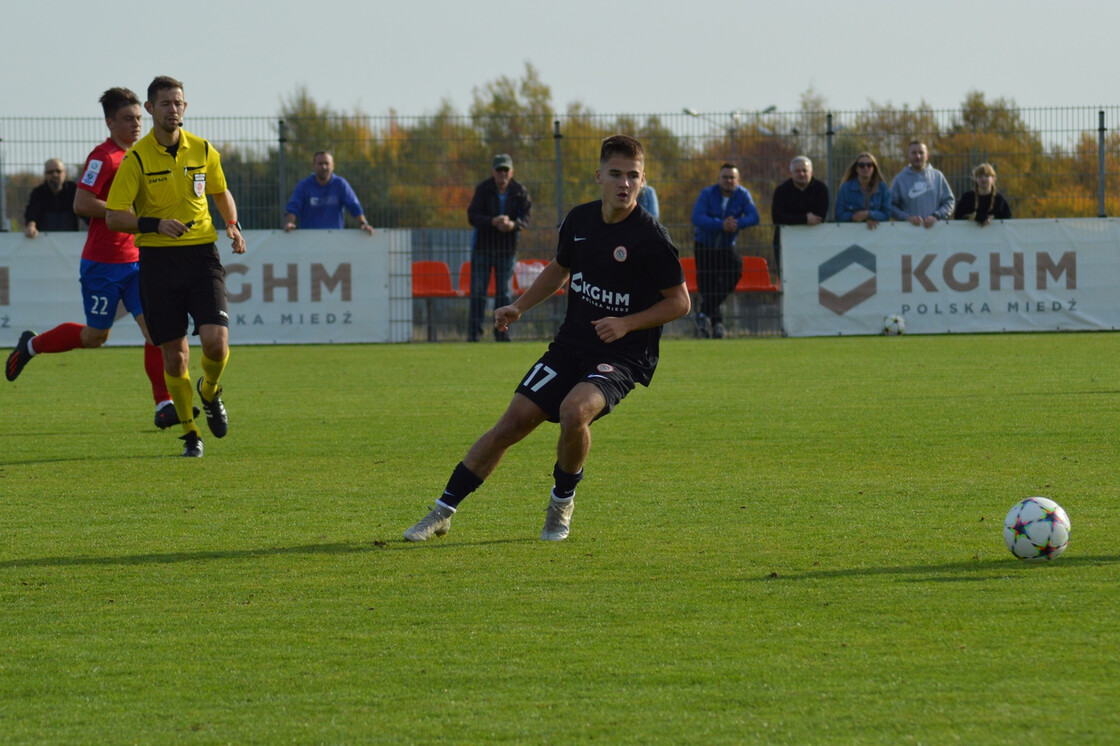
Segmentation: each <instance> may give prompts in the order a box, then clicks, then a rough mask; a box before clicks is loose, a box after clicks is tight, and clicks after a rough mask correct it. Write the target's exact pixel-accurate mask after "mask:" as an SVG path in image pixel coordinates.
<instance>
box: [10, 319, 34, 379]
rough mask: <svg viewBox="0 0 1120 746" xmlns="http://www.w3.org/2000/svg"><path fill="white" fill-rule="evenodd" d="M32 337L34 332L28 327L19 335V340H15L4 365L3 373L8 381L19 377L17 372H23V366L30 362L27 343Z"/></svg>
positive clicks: (28, 343)
mask: <svg viewBox="0 0 1120 746" xmlns="http://www.w3.org/2000/svg"><path fill="white" fill-rule="evenodd" d="M34 338H35V332H33V331H31V330H30V329H28V330H27V331H25V332H24V333H23V334H21V335H19V341H18V342H16V346H15V348H14V349H13V350H12V353H11V354H10V355H8V363H7V365H6V366H5V367H4V375H5V376H6V377H7V379H8V380H9V381H14V380H16V379H17V378H19V374H20V373H21V372H23V369H24V367H25V366H26V365H27V364H28V363H29V362H31V351H30V349H29V348H28V345H30V344H31V340H33V339H34Z"/></svg>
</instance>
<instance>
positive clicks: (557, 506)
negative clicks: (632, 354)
mask: <svg viewBox="0 0 1120 746" xmlns="http://www.w3.org/2000/svg"><path fill="white" fill-rule="evenodd" d="M606 406H607V399H606V397H605V396H604V395H603V392H602V391H601V390H600V389H599V387H598V386H596V385H594V384H591V383H587V382H582V383H577V384H576V385H575V386H574V387H572V390H571V391H570V392H568V395H567V396H566V397H564V401H562V402H561V403H560V439H559V440H558V441H557V444H556V468H555V469H554V470H553V476H554V477H555V479H556V484H555V486H554V487H553V488H552V493H551V494H550V495H549V499H548V508H547V513H546V514H545V519H544V527H543V528H541V539H542V540H543V541H563V540H564V539H567V538H568V533H569V531H570V530H571V524H572V512H573V511H574V510H575V504H576V498H575V488H576V485H577V484H578V483H579V481H580V479H582V478H583V463H584V461H586V460H587V454H588V453H589V452H590V450H591V423H592V422H594V421H595V418H596V417H598V416H599V414H600V413H601V412H602V411H603V409H604V408H605V407H606Z"/></svg>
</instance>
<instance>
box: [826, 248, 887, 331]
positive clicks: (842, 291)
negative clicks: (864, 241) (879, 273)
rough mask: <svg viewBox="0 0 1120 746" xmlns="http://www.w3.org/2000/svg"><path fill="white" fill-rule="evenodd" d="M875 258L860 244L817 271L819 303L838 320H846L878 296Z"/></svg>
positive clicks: (828, 261)
mask: <svg viewBox="0 0 1120 746" xmlns="http://www.w3.org/2000/svg"><path fill="white" fill-rule="evenodd" d="M875 266H876V265H875V255H874V254H872V253H871V252H870V251H868V250H867V249H865V248H863V247H862V246H860V245H858V244H852V245H851V246H849V247H848V248H846V249H844V250H843V251H841V252H840V253H839V254H837V255H836V256H834V257H832V258H831V259H828V260H827V261H825V262H823V263H822V264H821V265H820V266H819V267H818V268H817V284H818V285H819V288H818V292H819V295H818V297H819V302H820V304H821V305H822V306H824V307H825V308H827V309H828V310H830V311H832V312H833V313H835V314H836V315H838V316H843V315H844V314H845V313H847V312H848V311H850V310H852V309H853V308H855V307H856V306H858V305H859V304H860V303H863V302H864V301H865V300H867V299H868V298H870V297H871V296H873V295H875V292H876V290H877V289H878V286H877V284H876V269H875Z"/></svg>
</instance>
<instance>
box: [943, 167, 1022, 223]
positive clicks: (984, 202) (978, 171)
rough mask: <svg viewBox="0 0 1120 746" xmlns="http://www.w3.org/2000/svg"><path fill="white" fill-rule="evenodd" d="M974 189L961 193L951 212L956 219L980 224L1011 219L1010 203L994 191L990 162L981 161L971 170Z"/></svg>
mask: <svg viewBox="0 0 1120 746" xmlns="http://www.w3.org/2000/svg"><path fill="white" fill-rule="evenodd" d="M972 181H973V183H974V184H975V185H976V189H975V191H974V190H971V189H970V190H969V191H967V192H965V193H964V194H962V195H961V199H960V202H958V203H957V209H956V211H955V212H954V213H953V218H954V219H956V220H975V221H976V222H977V223H979V224H980V225H981V226H984V225H990V224H991V222H992V218H995V219H996V220H1010V219H1011V205H1009V204H1007V200H1005V199H1004V198H1003V195H1002V194H1000V193H999V192H997V191H996V170H995V168H994V167H993V166H992V164H990V163H981V164H980V165H979V166H977V167H976V168H974V169H973V170H972Z"/></svg>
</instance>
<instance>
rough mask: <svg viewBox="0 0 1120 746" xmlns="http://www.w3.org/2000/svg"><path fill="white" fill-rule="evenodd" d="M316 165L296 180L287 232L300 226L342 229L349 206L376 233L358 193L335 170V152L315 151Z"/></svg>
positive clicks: (364, 226)
mask: <svg viewBox="0 0 1120 746" xmlns="http://www.w3.org/2000/svg"><path fill="white" fill-rule="evenodd" d="M314 165H315V171H314V173H312V174H311V175H310V176H308V177H307V178H306V179H304V180H302V181H301V182H299V183H298V184H296V188H295V189H294V190H293V191H292V198H291V199H290V200H288V206H287V208H286V211H287V214H286V215H285V216H284V232H285V233H288V232H290V231H294V230H295V229H296V228H297V227H299V228H310V229H316V228H318V229H334V230H341V229H342V228H343V219H342V210H343V208H345V209H347V210H349V211H350V214H351V215H353V216H354V218H355V219H356V220H357V221H358V226H359V227H360V228H361V229H362V230H364V231H365V232H366V233H368V234H370V235H371V236H372V235H373V226H371V225H370V224H369V222H368V221H367V220H366V216H365V213H363V212H362V205H361V203H360V202H358V195H356V194H354V190H353V189H351V188H350V183H349V182H348V181H346V179H344V178H342V177H341V176H339V175H338V174H336V173H335V172H334V156H333V155H331V154H330V152H329V151H326V150H320V151H319V152H317V153H316V154H315V160H314Z"/></svg>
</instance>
